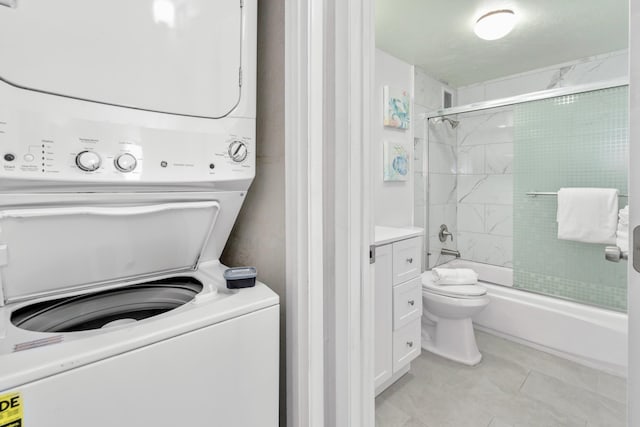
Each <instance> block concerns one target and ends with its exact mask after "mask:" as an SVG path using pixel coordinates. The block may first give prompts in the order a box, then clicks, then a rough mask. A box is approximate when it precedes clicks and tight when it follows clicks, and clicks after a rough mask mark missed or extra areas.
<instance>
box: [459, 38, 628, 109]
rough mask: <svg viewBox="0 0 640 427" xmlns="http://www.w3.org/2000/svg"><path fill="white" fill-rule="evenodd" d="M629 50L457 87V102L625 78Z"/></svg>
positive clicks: (483, 99) (477, 100)
mask: <svg viewBox="0 0 640 427" xmlns="http://www.w3.org/2000/svg"><path fill="white" fill-rule="evenodd" d="M628 70H629V51H628V50H626V49H625V50H621V51H616V52H610V53H606V54H603V55H597V56H592V57H588V58H583V59H579V60H576V61H571V62H566V63H562V64H557V65H554V66H551V67H545V68H539V69H537V70H532V71H528V72H526V73H521V74H514V75H511V76H507V77H503V78H499V79H495V80H490V81H486V82H482V83H475V84H472V85H469V86H464V87H460V88H458V105H467V104H472V103H474V102H480V101H488V100H492V99H499V98H505V97H509V96H516V95H522V94H525V93H531V92H537V91H540V90H545V89H554V88H558V87H569V86H575V85H581V84H588V83H595V82H602V81H609V80H614V79H620V78H626V77H628V73H629V72H628Z"/></svg>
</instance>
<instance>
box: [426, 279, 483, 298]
mask: <svg viewBox="0 0 640 427" xmlns="http://www.w3.org/2000/svg"><path fill="white" fill-rule="evenodd" d="M422 289H424V290H426V291H429V292H433V293H434V294H439V295H445V296H452V297H458V298H461V297H479V296H482V295H485V294H486V293H487V288H485V287H484V286H482V285H444V286H443V285H436V284H434V283H433V282H432V283H423V284H422Z"/></svg>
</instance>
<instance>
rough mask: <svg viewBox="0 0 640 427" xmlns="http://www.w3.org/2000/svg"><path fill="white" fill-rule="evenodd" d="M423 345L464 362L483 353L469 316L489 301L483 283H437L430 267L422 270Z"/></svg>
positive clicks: (471, 362)
mask: <svg viewBox="0 0 640 427" xmlns="http://www.w3.org/2000/svg"><path fill="white" fill-rule="evenodd" d="M422 303H423V304H422V306H423V316H422V348H424V349H425V350H427V351H430V352H432V353H435V354H437V355H439V356H442V357H446V358H447V359H451V360H454V361H456V362H460V363H464V364H465V365H471V366H473V365H476V364H478V363H480V361H481V360H482V354H480V351H479V350H478V346H477V344H476V336H475V334H474V332H473V322H472V321H471V318H472V317H473V316H474V315H475V314H476V313H479V312H480V311H482V310H483V309H484V308H485V307H486V306H487V304H489V297H488V296H487V289H486V288H485V287H484V286H482V285H478V284H476V285H446V286H443V285H436V284H435V283H434V281H433V277H432V275H431V271H425V272H424V273H422Z"/></svg>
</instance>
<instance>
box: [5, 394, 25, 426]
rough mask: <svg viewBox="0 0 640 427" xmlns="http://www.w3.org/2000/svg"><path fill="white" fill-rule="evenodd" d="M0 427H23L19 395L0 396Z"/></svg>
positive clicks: (20, 397)
mask: <svg viewBox="0 0 640 427" xmlns="http://www.w3.org/2000/svg"><path fill="white" fill-rule="evenodd" d="M0 427H23V426H22V396H20V393H8V394H2V395H0Z"/></svg>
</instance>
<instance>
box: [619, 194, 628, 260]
mask: <svg viewBox="0 0 640 427" xmlns="http://www.w3.org/2000/svg"><path fill="white" fill-rule="evenodd" d="M616 245H617V246H618V247H619V248H620V250H621V251H622V252H624V253H627V254H628V253H629V206H628V205H627V206H625V207H624V208H622V209H620V213H619V214H618V231H617V232H616Z"/></svg>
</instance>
